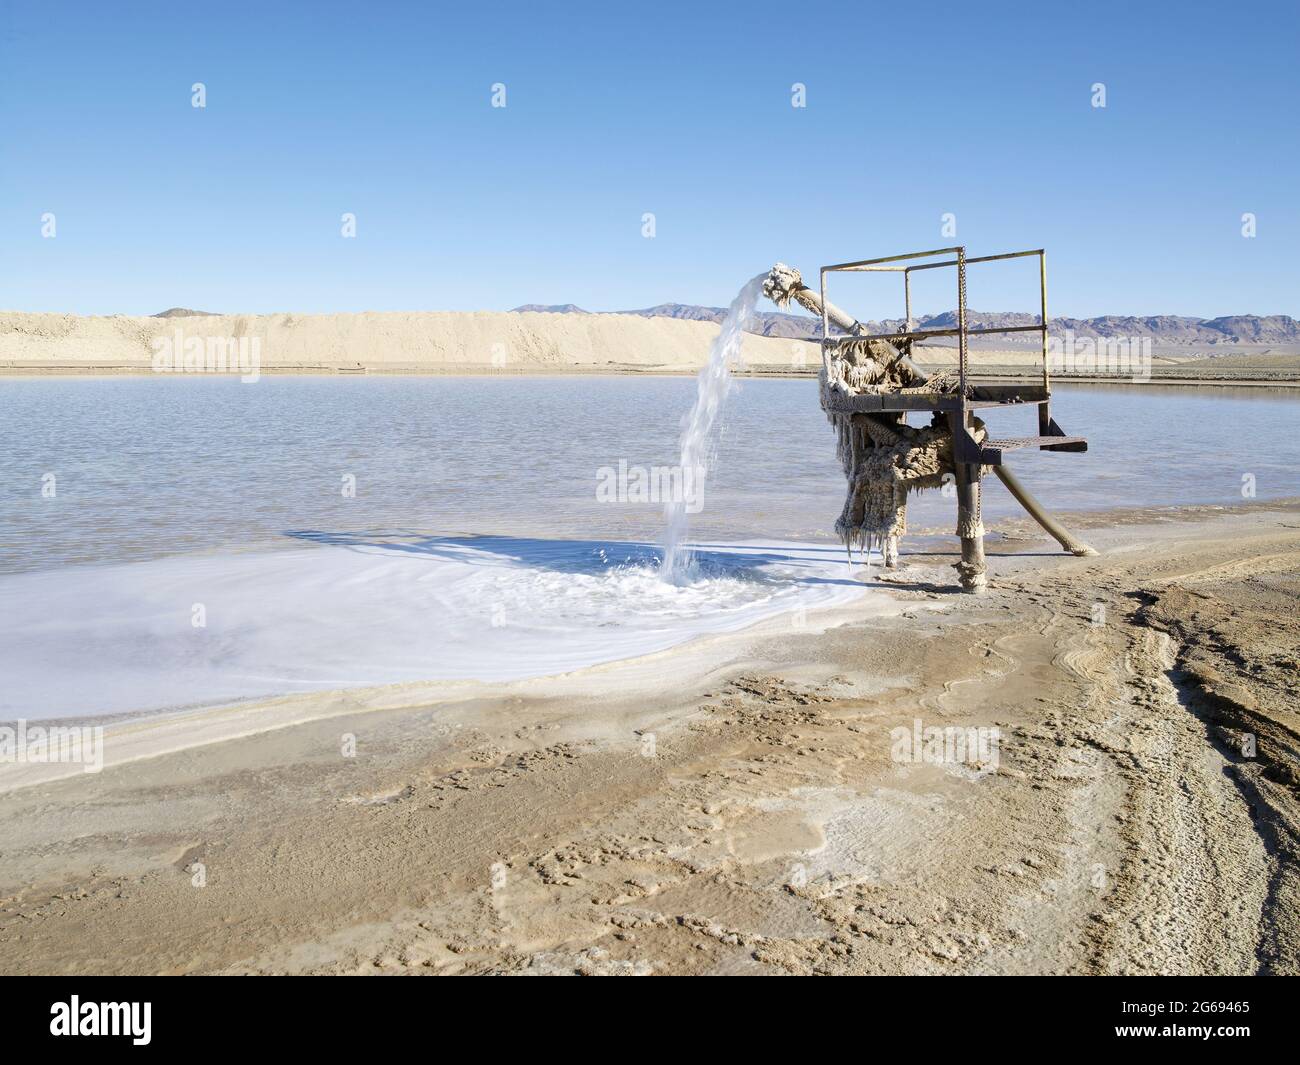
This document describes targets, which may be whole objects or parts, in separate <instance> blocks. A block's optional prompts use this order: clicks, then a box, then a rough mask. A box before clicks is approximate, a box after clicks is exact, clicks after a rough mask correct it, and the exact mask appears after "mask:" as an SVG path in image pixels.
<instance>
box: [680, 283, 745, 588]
mask: <svg viewBox="0 0 1300 1065" xmlns="http://www.w3.org/2000/svg"><path fill="white" fill-rule="evenodd" d="M766 276H767V275H766V274H759V275H758V276H757V277H754V278H751V279H750V280H749V281H747V282H746V283H745V285H744V287H743V288H742V289H741V290H740V292H739V293H738V294H737V295H736V298H735V299H734V300H732V301H731V306H730V307H729V308H727V317H726V318H724V319H723V320H722V328H721V330H720V331H719V332H718V336H717V339H716V340H714V341H713V346H712V347H711V348H710V349H709V361H708V362H707V363H705V364H704V366H703V368H701V370H700V375H699V377H698V378H697V379H696V391H695V405H694V406H693V407H691V410H690V413H689V414H687V415H686V417H685V418H683V419H682V436H681V449H682V457H681V465H680V467H679V474H680V477H679V485H680V486H681V492H679V493H677V494H675V495H674V496H673V498H672V499H671V500H669V502H668V504H667V505H666V506H665V507H664V521H665V525H666V528H665V530H664V560H663V565H662V567H661V568H660V574H661V576H662V577H663V579H664V580H667V581H671V582H672V583H674V584H681V583H684V582H685V581H688V580H690V579H691V577H692V576H693V574H694V570H695V559H694V555H693V552H692V551H691V549H690V548H689V547H687V546H686V544H685V540H686V533H687V531H688V529H689V527H690V515H691V513H692V511H693V510H697V509H698V508H699V506H701V505H702V503H703V498H704V497H703V492H704V482H705V480H706V479H707V477H708V473H709V467H710V465H711V464H712V462H713V460H714V457H715V453H716V451H717V443H718V441H717V435H716V433H715V431H714V430H715V428H716V426H717V421H718V412H719V411H720V410H721V409H722V405H723V403H724V402H725V401H726V398H727V393H728V392H729V391H730V390H731V365H730V364H731V361H732V360H733V359H734V358H736V357H737V356H738V355H739V354H740V341H741V338H742V337H743V336H744V333H745V327H746V326H747V325H748V324H749V322H750V319H751V318H752V317H753V315H754V307H755V306H756V305H757V303H758V297H759V296H760V295H762V292H763V278H764V277H766Z"/></svg>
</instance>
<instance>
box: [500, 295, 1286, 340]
mask: <svg viewBox="0 0 1300 1065" xmlns="http://www.w3.org/2000/svg"><path fill="white" fill-rule="evenodd" d="M514 309H515V310H516V311H541V312H546V313H551V314H606V313H609V314H636V315H640V316H641V317H643V318H685V319H689V320H691V321H701V322H721V321H722V319H723V318H724V317H725V316H726V313H727V312H726V310H725V309H724V308H722V307H701V306H698V305H695V304H688V303H661V304H659V305H658V306H656V307H646V308H645V309H643V310H639V311H608V312H607V311H585V310H583V309H582V308H581V307H578V306H575V305H574V304H572V303H561V304H552V305H550V306H543V305H542V304H537V303H527V304H524V306H522V307H515V308H514ZM967 318H968V325H969V326H970V327H971V328H983V329H988V328H993V327H998V326H1010V325H1033V324H1035V323H1036V322H1037V321H1038V318H1037V316H1036V315H1032V314H1021V313H1013V312H998V311H967ZM863 324H864V325H865V326H866V327H867V329H868V330H869V331H870V332H872V333H890V332H897V331H901V330H903V329H904V328H906V324H905V323H904V322H903V320H902V319H899V318H890V319H886V320H884V321H880V322H864V323H863ZM956 325H957V314H956V312H955V311H946V312H945V313H943V314H926V315H921V316H920V317H918V318H916V319H915V321H914V323H913V328H915V329H950V328H956ZM1067 330H1069V331H1072V332H1073V333H1074V335H1075V336H1076V337H1150V338H1151V342H1152V344H1153V345H1156V344H1169V345H1178V346H1180V347H1214V346H1218V345H1240V344H1251V345H1285V346H1295V345H1300V322H1298V321H1296V319H1294V318H1291V317H1289V316H1287V315H1285V314H1270V315H1257V314H1233V315H1228V316H1226V317H1223V318H1189V317H1184V316H1180V315H1172V314H1157V315H1148V316H1134V315H1116V314H1108V315H1105V316H1104V317H1101V318H1053V319H1052V332H1053V333H1054V334H1058V335H1059V334H1061V333H1064V332H1066V331H1067ZM751 332H754V333H758V334H760V335H762V336H769V337H793V338H796V339H815V338H817V337H819V336H821V321H820V320H819V319H816V318H813V317H811V316H809V315H801V314H783V313H781V312H779V311H760V312H758V313H757V314H756V315H755V320H754V325H753V326H752V328H751ZM978 339H979V340H980V341H982V342H983V344H984V346H988V345H989V344H996V345H997V346H999V347H1008V346H1026V345H1036V344H1037V343H1038V338H1037V336H1035V335H1034V334H1032V333H1020V334H1017V333H1008V334H1006V335H1005V336H993V337H981V338H978ZM937 342H939V343H942V342H943V341H942V340H940V341H937Z"/></svg>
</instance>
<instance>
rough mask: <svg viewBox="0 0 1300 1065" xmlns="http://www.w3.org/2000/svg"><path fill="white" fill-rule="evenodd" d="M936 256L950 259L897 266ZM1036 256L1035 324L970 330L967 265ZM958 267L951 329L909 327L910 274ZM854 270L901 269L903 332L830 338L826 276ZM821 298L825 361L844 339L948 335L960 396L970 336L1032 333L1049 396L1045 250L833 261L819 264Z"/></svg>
mask: <svg viewBox="0 0 1300 1065" xmlns="http://www.w3.org/2000/svg"><path fill="white" fill-rule="evenodd" d="M936 255H952V256H955V258H952V259H947V260H944V261H942V262H934V263H917V264H915V265H911V266H896V265H894V264H896V263H901V262H904V261H906V260H909V259H929V258H932V257H934V256H936ZM1033 255H1036V256H1038V288H1039V319H1038V324H1037V325H1009V326H989V327H983V328H978V329H971V328H969V327H968V325H967V321H966V267H967V266H971V265H973V264H975V263H992V262H1000V261H1002V260H1004V259H1023V258H1027V257H1029V256H1033ZM949 266H952V267H956V268H957V328H955V329H951V328H949V329H913V328H912V273H913V271H917V270H937V269H940V268H942V267H949ZM855 272H882V273H901V274H902V275H903V306H904V316H905V319H904V320H905V324H906V326H907V328H906V329H904V330H903V331H902V332H898V333H859V334H858V335H856V336H854V337H852V338H848V337H832V336H831V335H830V321H829V319H828V318H827V315H826V275H827V274H831V273H855ZM821 298H822V360H823V362H824V361H825V359H826V353H827V351H828V350H830V349H831V348H833V347H834V346H836V345H837V344H841V343H844V342H845V341H846V340H849V339H852V340H887V341H890V342H891V343H892V342H895V341H899V340H924V339H925V338H927V337H953V336H955V337H956V338H957V359H958V374H959V378H960V382H961V391H962V394H963V395H965V394H966V387H967V376H968V374H969V362H970V338H971V337H973V336H988V335H991V334H995V333H1032V332H1037V333H1039V334H1040V335H1041V337H1042V354H1043V390H1044V393H1045V394H1047V395H1050V394H1051V376H1050V372H1049V370H1048V340H1047V334H1048V328H1049V325H1050V323H1049V321H1048V318H1047V252H1046V251H1045V250H1044V249H1042V248H1034V249H1031V250H1029V251H1011V252H1003V253H1001V254H999V255H979V256H974V257H971V258H968V257H967V255H966V248H965V247H964V246H962V245H959V246H957V247H953V248H935V249H933V250H931V251H916V252H909V253H907V254H905V255H887V256H884V257H883V258H879V259H861V260H859V261H857V262H852V263H836V264H835V265H834V266H823V267H822V268H821Z"/></svg>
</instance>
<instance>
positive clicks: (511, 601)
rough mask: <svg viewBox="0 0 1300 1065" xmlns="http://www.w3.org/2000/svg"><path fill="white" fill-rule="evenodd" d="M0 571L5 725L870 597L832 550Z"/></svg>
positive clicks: (729, 627) (402, 673)
mask: <svg viewBox="0 0 1300 1065" xmlns="http://www.w3.org/2000/svg"><path fill="white" fill-rule="evenodd" d="M320 539H321V541H322V542H321V543H320V544H319V545H318V546H311V547H305V548H294V549H284V550H273V551H259V552H248V553H243V554H238V553H236V554H227V555H220V556H217V555H205V556H179V557H171V558H165V559H158V560H152V561H145V562H134V563H126V564H118V565H90V566H64V567H61V568H59V569H57V570H46V571H43V572H33V573H19V574H11V575H7V576H3V577H0V676H3V677H4V681H5V683H4V684H3V686H2V687H0V720H13V719H16V718H20V717H22V718H28V719H31V720H39V719H44V718H71V717H80V716H88V715H101V714H111V713H121V712H128V711H148V710H162V709H169V708H174V707H180V706H198V705H216V704H219V703H224V702H232V701H236V700H240V699H247V698H256V697H266V696H274V695H283V694H292V693H295V692H304V691H313V690H329V689H334V688H347V687H361V686H370V685H379V684H389V683H397V682H404V681H417V680H442V679H449V680H450V679H479V680H485V681H493V680H512V679H520V678H525V677H533V676H543V675H548V674H555V673H563V672H569V671H572V670H576V669H581V668H583V667H586V666H591V665H595V664H597V663H601V662H610V661H615V660H619V659H624V658H629V657H634V656H637V655H642V654H647V653H651V652H654V651H659V650H663V649H666V648H668V647H672V646H675V645H677V644H680V643H683V642H685V641H687V640H690V639H692V638H694V637H697V636H701V635H706V634H709V633H720V632H726V631H733V630H736V629H739V628H743V627H746V626H748V625H751V624H753V623H755V622H757V621H760V620H763V619H764V618H768V617H771V616H773V615H775V614H779V613H782V612H785V611H793V610H796V609H798V608H812V607H818V606H824V605H829V604H833V603H837V602H843V601H847V600H849V599H851V598H853V597H854V596H856V595H858V594H860V593H861V590H862V589H861V585H858V584H856V583H855V582H853V581H851V580H850V579H849V578H848V575H847V566H846V565H845V563H844V559H843V554H842V552H841V551H840V550H839V548H838V546H831V545H825V546H810V545H797V544H789V543H762V544H745V545H741V544H728V545H714V544H706V545H696V547H695V548H694V552H695V572H694V575H693V576H692V577H691V578H690V579H688V580H685V581H683V582H682V583H680V584H673V583H669V582H667V581H664V580H663V579H662V578H661V576H660V572H659V552H658V549H657V547H655V546H653V545H649V544H627V543H612V542H590V541H559V540H523V539H510V538H499V537H478V538H473V539H446V538H427V539H412V538H405V539H384V538H379V537H376V538H371V539H366V538H360V537H358V538H345V537H340V536H337V535H333V534H331V535H327V536H326V535H322V536H321V537H320Z"/></svg>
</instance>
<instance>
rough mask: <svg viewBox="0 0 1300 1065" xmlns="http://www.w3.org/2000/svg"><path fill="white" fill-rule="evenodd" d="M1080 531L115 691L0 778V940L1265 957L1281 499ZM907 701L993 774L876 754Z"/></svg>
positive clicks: (645, 957)
mask: <svg viewBox="0 0 1300 1065" xmlns="http://www.w3.org/2000/svg"><path fill="white" fill-rule="evenodd" d="M1076 524H1077V523H1076ZM1083 524H1084V525H1086V526H1090V527H1089V528H1087V536H1088V538H1089V539H1090V540H1092V541H1093V542H1094V543H1095V545H1096V546H1097V547H1099V548H1100V549H1101V551H1102V554H1101V556H1100V557H1098V558H1095V559H1075V558H1071V557H1068V556H1064V555H1059V554H1056V553H1055V552H1054V551H1050V550H1049V549H1048V545H1044V544H1042V543H1041V542H1040V541H1038V540H1037V538H1036V536H1035V535H1034V534H1033V533H1032V532H1031V531H1030V530H1029V529H1027V528H1024V527H1021V526H1018V525H1016V524H1010V525H1008V526H1005V527H1004V531H1006V532H1009V533H1010V534H1011V535H1012V536H1018V535H1024V536H1026V537H1027V538H1026V539H1025V540H1023V541H1022V540H1015V539H1006V540H999V541H997V542H996V543H995V542H994V541H990V547H991V550H992V551H994V552H995V553H998V554H1004V555H1005V554H1006V552H1009V551H1014V552H1016V554H1014V555H1006V557H997V558H995V559H994V560H993V566H992V570H993V574H994V584H995V587H994V591H993V592H992V594H990V595H989V596H987V597H985V598H981V599H975V598H971V597H960V596H956V595H953V594H950V593H949V588H950V587H951V585H952V580H953V578H952V572H951V570H950V569H949V568H948V567H949V564H950V563H951V561H952V558H951V554H950V552H951V544H949V543H945V544H940V545H929V544H921V545H914V547H918V548H919V551H920V552H921V553H918V554H914V555H912V556H910V557H909V558H908V559H907V561H908V563H909V565H908V568H907V569H905V570H904V571H903V572H902V573H901V574H900V576H899V580H898V581H897V582H896V590H892V591H883V592H880V593H878V594H873V595H869V596H864V597H863V599H861V600H859V601H858V602H856V603H854V604H850V605H848V606H839V607H834V608H832V609H830V610H827V611H823V612H809V614H808V615H807V618H806V621H805V622H804V623H803V624H802V625H797V624H795V623H793V622H792V621H791V619H790V618H773V619H770V620H769V621H766V622H763V623H761V624H760V625H758V626H756V627H755V628H753V629H750V630H746V631H744V632H738V633H730V634H726V635H722V636H716V637H708V638H705V639H702V640H697V641H695V642H693V643H691V644H688V645H686V646H685V647H682V648H678V649H676V650H672V651H668V652H663V653H660V654H656V655H650V656H647V657H645V658H642V659H638V660H634V661H631V662H624V663H616V664H612V665H608V666H603V667H597V668H596V669H591V670H583V671H580V672H578V673H574V674H569V675H567V676H563V677H554V678H545V679H542V680H533V681H519V682H513V683H509V684H498V685H475V684H459V685H446V684H441V685H424V686H421V685H404V686H399V687H396V688H394V687H389V688H385V689H375V690H370V691H365V692H342V693H340V692H335V693H327V694H324V695H317V696H310V697H293V698H291V699H286V700H274V701H272V702H271V703H270V704H258V705H254V704H246V705H244V706H241V707H235V708H231V709H229V710H225V711H202V712H200V715H203V714H206V715H208V718H207V721H206V722H205V723H204V727H207V728H211V729H213V730H215V731H214V732H213V733H212V735H213V736H216V735H218V734H220V733H221V732H223V731H224V732H226V733H230V732H236V733H238V732H241V731H242V733H243V734H242V738H236V739H227V740H225V741H224V742H213V743H209V744H207V745H205V746H200V747H194V746H187V748H186V749H184V750H176V751H173V753H168V754H160V753H158V752H160V751H162V750H164V749H166V746H167V743H168V742H171V743H172V744H173V746H175V745H176V744H177V743H178V735H177V733H176V727H177V725H178V723H180V722H181V721H182V719H181V718H175V719H173V720H172V721H171V722H170V723H167V722H161V723H160V722H157V721H155V722H151V723H150V722H134V723H127V724H126V725H125V726H124V727H125V728H128V729H135V730H136V732H135V733H134V735H133V736H132V737H124V741H123V746H122V749H121V750H122V752H126V751H130V750H134V751H135V754H136V755H137V756H139V758H140V760H136V761H133V762H132V763H131V764H130V765H129V766H119V767H117V768H112V767H110V768H107V769H105V771H104V772H103V773H101V774H98V775H87V774H80V773H79V774H77V775H75V776H73V777H69V778H68V779H64V780H60V781H53V782H48V783H42V784H38V785H35V786H30V787H24V788H22V789H20V790H17V791H11V792H8V793H7V794H4V795H0V809H2V810H3V811H4V813H5V817H4V818H3V819H2V820H0V854H3V855H4V862H3V865H2V866H0V894H2V895H3V898H2V899H0V955H2V956H3V957H4V958H5V961H6V964H5V966H4V967H5V969H6V971H9V972H77V971H80V972H119V971H121V972H364V973H386V972H393V973H398V972H416V973H421V972H422V973H452V972H518V973H537V972H552V971H555V972H610V973H641V972H653V973H672V972H683V973H685V972H692V973H693V972H756V973H799V972H917V973H930V972H933V973H941V972H971V973H974V972H1255V971H1271V972H1296V971H1297V969H1300V953H1298V951H1300V937H1298V935H1297V928H1296V917H1295V914H1296V912H1297V909H1296V906H1295V902H1296V899H1297V886H1296V884H1295V870H1296V868H1297V861H1296V859H1297V853H1298V851H1297V844H1296V840H1297V838H1298V836H1300V831H1298V830H1300V815H1298V813H1297V811H1298V810H1300V807H1298V806H1297V805H1296V777H1295V767H1296V764H1297V763H1296V751H1297V749H1300V744H1298V742H1297V736H1298V735H1300V728H1298V727H1297V716H1296V715H1297V703H1296V699H1295V696H1294V694H1293V692H1292V690H1291V688H1292V685H1293V683H1294V675H1295V668H1296V663H1295V657H1294V656H1295V647H1296V644H1297V638H1296V637H1297V624H1298V623H1297V621H1296V620H1295V618H1294V616H1293V614H1294V611H1293V610H1291V609H1289V608H1287V606H1286V604H1287V603H1290V604H1291V605H1292V606H1293V605H1294V597H1295V592H1296V588H1297V580H1298V579H1300V505H1298V504H1295V503H1259V504H1257V505H1255V506H1252V507H1241V508H1235V509H1232V510H1224V509H1223V508H1190V509H1189V510H1187V511H1184V512H1181V513H1178V514H1176V515H1171V516H1170V520H1168V521H1164V522H1159V523H1156V524H1152V523H1150V520H1149V518H1148V519H1147V520H1146V521H1144V520H1142V519H1141V518H1140V517H1139V516H1137V515H1097V516H1093V517H1091V518H1088V519H1086V520H1085V521H1084V522H1083ZM875 576H879V573H878V572H877V573H876V574H875ZM1097 603H1102V604H1104V608H1105V609H1104V616H1103V619H1102V623H1100V624H1094V619H1095V618H1096V617H1097V614H1096V609H1095V604H1097ZM1240 662H1250V663H1252V665H1251V666H1250V667H1245V666H1242V665H1240V664H1239V663H1240ZM918 719H919V720H921V721H923V722H924V723H925V724H926V725H939V726H948V725H953V726H960V727H961V728H994V729H997V730H998V732H999V734H1000V735H1001V744H1000V764H999V765H998V767H997V770H996V772H992V773H983V772H979V771H978V767H976V769H975V770H973V769H972V767H970V766H967V765H934V764H913V763H900V762H899V761H898V760H896V759H895V758H893V757H891V739H890V733H891V730H892V729H895V728H898V727H904V728H906V727H910V726H911V725H912V724H913V722H915V721H917V720H918ZM194 725H195V717H194V715H185V717H184V726H185V728H186V729H193V727H194ZM168 728H171V729H172V733H171V736H170V740H169V739H168V736H167V729H168ZM268 728H271V729H273V731H267V729H268ZM1244 733H1250V734H1251V735H1253V736H1255V737H1256V740H1257V744H1258V751H1257V753H1256V756H1255V757H1254V758H1243V757H1242V756H1241V754H1240V750H1241V738H1242V735H1243V734H1244ZM191 735H192V733H191ZM349 736H352V737H355V744H356V755H355V757H345V756H344V755H343V753H342V751H343V747H344V746H345V744H346V742H347V737H349ZM648 737H652V738H648ZM186 742H188V741H186ZM131 744H135V745H136V746H135V747H134V748H132V747H131V746H130V745H131ZM196 863H197V864H196ZM200 865H201V866H202V874H203V876H202V879H203V880H204V886H201V887H200V886H196V879H197V878H199V872H198V870H199V866H200Z"/></svg>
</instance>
